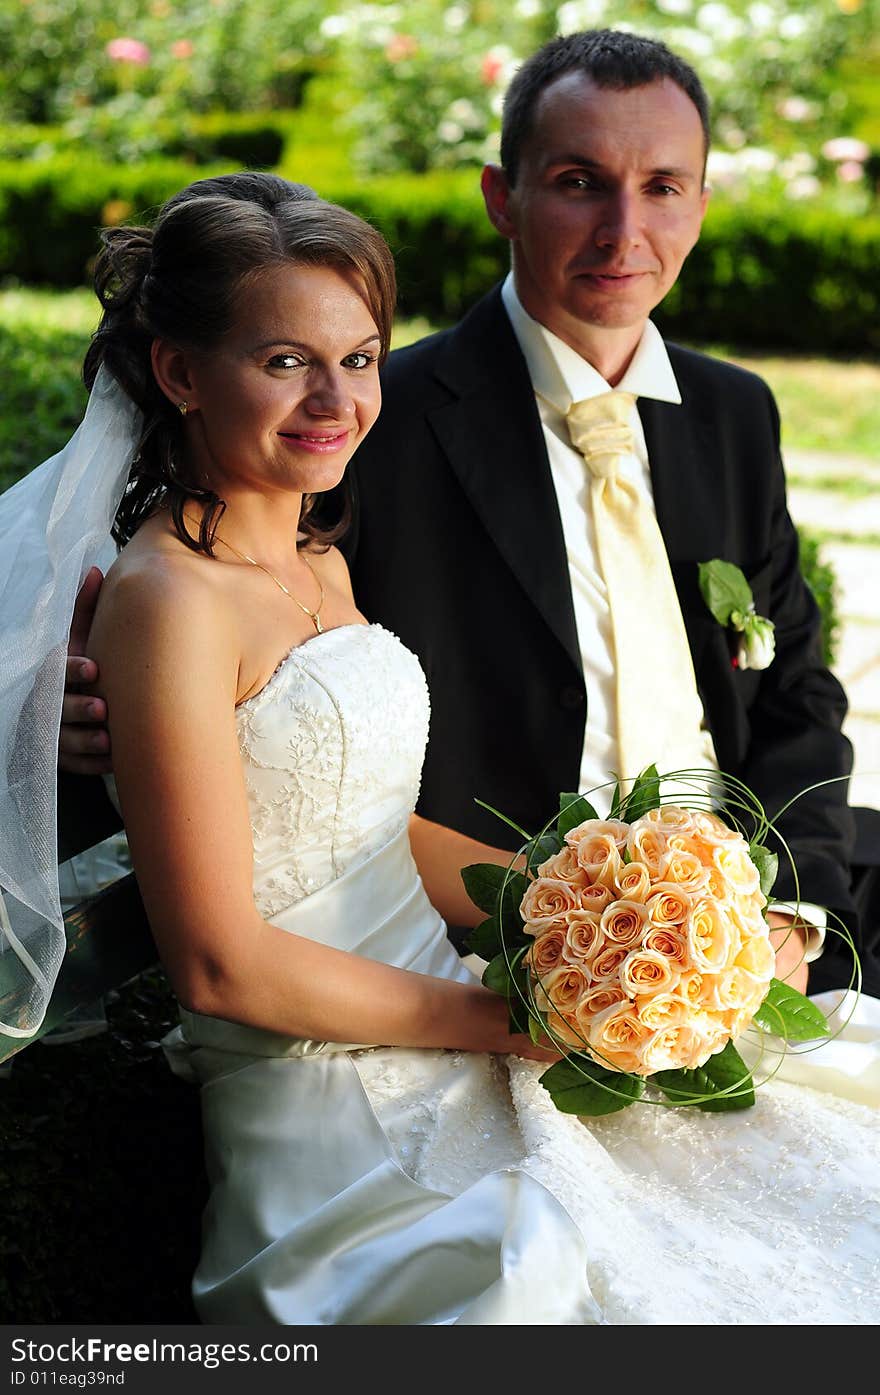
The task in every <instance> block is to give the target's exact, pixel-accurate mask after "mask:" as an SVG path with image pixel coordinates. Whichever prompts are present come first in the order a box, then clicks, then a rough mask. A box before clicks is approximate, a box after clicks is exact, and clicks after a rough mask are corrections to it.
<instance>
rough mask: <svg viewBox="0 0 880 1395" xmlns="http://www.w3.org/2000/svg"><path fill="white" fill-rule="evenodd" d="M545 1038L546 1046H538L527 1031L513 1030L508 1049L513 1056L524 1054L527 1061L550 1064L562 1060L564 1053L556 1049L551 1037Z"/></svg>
mask: <svg viewBox="0 0 880 1395" xmlns="http://www.w3.org/2000/svg"><path fill="white" fill-rule="evenodd" d="M544 1040H545V1041H546V1042H547V1046H546V1047H543V1046H536V1045H535V1043H534V1042H533V1041H532V1039H531V1037H530V1036H528V1035H527V1034H526V1033H525V1032H511V1034H510V1046H509V1047H508V1051H509V1052H510V1054H511V1055H512V1056H522V1057H524V1058H525V1060H527V1061H543V1062H544V1063H545V1064H546V1065H548V1066H552V1065H555V1063H556V1062H557V1061H561V1060H562V1054H561V1052H559V1051H557V1050H556V1048H555V1047H554V1046H553V1044H552V1042H551V1041H550V1038H549V1037H545V1038H544Z"/></svg>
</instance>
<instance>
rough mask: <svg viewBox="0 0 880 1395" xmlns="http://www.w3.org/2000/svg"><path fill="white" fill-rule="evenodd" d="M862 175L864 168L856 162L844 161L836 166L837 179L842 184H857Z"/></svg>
mask: <svg viewBox="0 0 880 1395" xmlns="http://www.w3.org/2000/svg"><path fill="white" fill-rule="evenodd" d="M864 173H865V167H864V165H860V164H859V162H858V160H844V161H843V162H842V164H839V165H838V166H837V178H838V179H841V180H842V181H843V183H844V184H858V182H859V180H860V179H861V178H862V175H863V174H864Z"/></svg>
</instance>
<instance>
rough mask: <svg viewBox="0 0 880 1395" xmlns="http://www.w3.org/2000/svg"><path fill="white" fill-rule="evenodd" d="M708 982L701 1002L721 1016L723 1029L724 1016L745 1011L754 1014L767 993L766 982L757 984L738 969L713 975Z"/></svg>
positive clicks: (748, 975)
mask: <svg viewBox="0 0 880 1395" xmlns="http://www.w3.org/2000/svg"><path fill="white" fill-rule="evenodd" d="M708 982H709V991H708V992H707V993H706V994H705V995H704V998H703V1001H704V1003H705V1006H706V1007H707V1008H708V1009H709V1010H710V1011H712V1012H714V1013H719V1014H721V1021H722V1023H723V1025H724V1026H725V1027H726V1025H727V1018H726V1016H725V1015H724V1014H726V1013H728V1012H737V1013H739V1012H745V1011H749V1012H752V1013H754V1012H755V1011H756V1010H757V1009H758V1008H759V1007H760V1005H761V1003H762V1002H763V1001H764V997H765V995H766V993H767V983H766V982H764V983H761V982H759V981H758V980H757V979H756V978H755V977H754V976H753V975H752V974H750V973H748V972H747V971H746V970H745V969H742V968H738V967H734V968H732V969H728V970H727V972H726V973H723V974H718V975H717V976H716V975H713V976H712V979H711V980H710V981H708Z"/></svg>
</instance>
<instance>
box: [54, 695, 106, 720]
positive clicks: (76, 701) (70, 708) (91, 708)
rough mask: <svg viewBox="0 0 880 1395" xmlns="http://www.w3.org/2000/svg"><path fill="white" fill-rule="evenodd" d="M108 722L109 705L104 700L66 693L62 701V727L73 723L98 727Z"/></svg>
mask: <svg viewBox="0 0 880 1395" xmlns="http://www.w3.org/2000/svg"><path fill="white" fill-rule="evenodd" d="M106 720H107V704H106V702H105V701H104V699H103V698H97V697H86V696H85V694H83V693H65V694H64V697H63V698H62V700H61V723H62V726H64V725H65V724H69V723H71V722H78V723H85V724H87V725H92V726H96V725H97V724H98V723H102V722H106Z"/></svg>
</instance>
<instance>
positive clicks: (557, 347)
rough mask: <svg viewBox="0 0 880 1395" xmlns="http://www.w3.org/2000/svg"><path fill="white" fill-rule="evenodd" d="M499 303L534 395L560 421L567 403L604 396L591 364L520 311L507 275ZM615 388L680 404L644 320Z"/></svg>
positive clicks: (660, 347) (657, 337)
mask: <svg viewBox="0 0 880 1395" xmlns="http://www.w3.org/2000/svg"><path fill="white" fill-rule="evenodd" d="M501 299H502V300H503V302H504V308H505V310H506V311H507V314H508V316H509V318H510V323H511V326H512V328H513V332H514V334H515V335H516V337H517V340H518V342H519V346H520V348H521V349H522V352H523V356H524V358H525V361H526V366H527V368H528V370H529V377H530V378H531V380H532V386H533V388H534V389H535V392H536V393H538V395H539V396H540V397H543V398H544V399H545V400H546V401H548V402H550V403H552V405H553V406H554V407H556V408H557V410H558V411H560V412H561V413H562V414H563V416H564V415H565V413H566V412H567V411H568V409H569V407H570V406H571V404H572V402H582V401H584V399H585V398H587V397H598V396H599V394H600V393H602V392H608V391H610V384H609V383H607V382H606V381H605V379H604V378H603V377H602V375H601V373H598V372H597V371H596V369H595V368H594V367H593V366H592V364H590V363H587V361H586V359H584V358H581V356H580V354H579V353H576V352H575V350H574V349H572V348H571V347H570V345H568V344H566V343H564V342H563V340H561V339H559V338H558V337H557V335H555V334H553V333H552V332H551V331H550V330H549V329H547V328H546V326H545V325H542V324H539V323H538V321H537V320H534V319H532V316H531V315H530V314H529V313H528V311H527V310H525V309H524V308H523V305H522V302H521V300H520V298H519V296H518V295H517V293H516V287H515V285H514V283H513V273H512V272H510V273H509V274H508V276H507V278H506V280H505V282H504V285H503V286H502V288H501ZM617 387H618V388H619V389H620V390H621V391H623V392H632V393H634V394H635V396H636V397H652V398H654V399H655V400H656V401H658V402H673V403H676V404H680V403H681V393H680V392H679V390H678V383H677V382H676V380H675V374H674V373H673V371H672V364H671V363H670V362H669V355H668V353H667V352H666V345H665V344H664V343H663V339H662V337H661V334H660V331H659V330H658V328H657V326H656V325H655V324H654V323H653V322H652V321H651V320H648V321H647V322H646V324H645V328H644V332H643V333H642V337H641V339H640V340H639V343H638V347H637V349H636V351H635V354H634V355H633V358H632V361H631V363H630V365H629V367H628V368H627V370H626V372H625V373H624V375H623V377H622V378H621V380H620V382H619V383H618V384H617Z"/></svg>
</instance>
